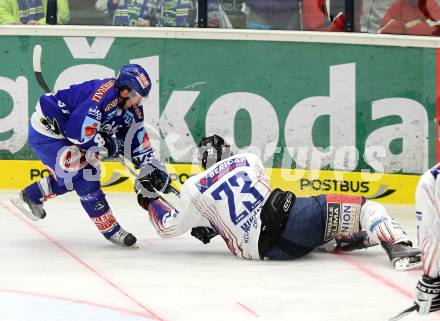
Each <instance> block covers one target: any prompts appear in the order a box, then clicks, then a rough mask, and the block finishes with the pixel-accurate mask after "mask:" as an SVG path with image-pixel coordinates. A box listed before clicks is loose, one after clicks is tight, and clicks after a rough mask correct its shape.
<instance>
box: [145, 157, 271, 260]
mask: <svg viewBox="0 0 440 321" xmlns="http://www.w3.org/2000/svg"><path fill="white" fill-rule="evenodd" d="M270 192H271V188H270V187H269V183H268V179H267V177H266V176H265V175H264V166H263V163H262V162H261V160H260V159H259V158H258V157H257V156H256V155H254V154H249V153H246V154H238V155H234V156H231V157H229V158H227V159H225V160H222V161H220V162H218V163H216V164H214V165H213V166H211V167H210V168H208V169H207V170H206V171H204V172H202V173H200V174H198V175H195V176H192V177H190V178H189V179H188V180H187V181H186V182H185V183H184V184H183V186H182V190H181V194H180V200H179V203H178V204H176V208H175V209H173V208H170V207H168V206H167V205H166V204H165V203H164V202H161V201H160V200H156V201H153V202H152V203H151V205H150V206H149V215H150V220H151V222H152V223H153V225H154V227H155V228H156V230H157V232H158V234H159V235H160V236H161V237H174V236H177V235H180V234H183V233H185V232H187V231H188V230H190V229H192V228H193V227H197V226H207V227H211V228H213V229H214V230H215V231H216V232H217V233H218V234H219V235H220V236H221V237H222V238H223V240H224V241H225V242H226V245H227V246H228V248H229V250H230V251H231V252H232V253H233V254H234V255H236V256H238V257H240V258H244V259H253V260H259V259H260V255H259V253H258V239H259V236H260V229H261V220H260V212H261V209H262V207H263V205H264V203H265V202H266V200H267V199H268V197H269V194H270Z"/></svg>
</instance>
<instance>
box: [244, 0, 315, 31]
mask: <svg viewBox="0 0 440 321" xmlns="http://www.w3.org/2000/svg"><path fill="white" fill-rule="evenodd" d="M308 1H310V0H308ZM304 2H305V1H303V3H304ZM242 11H243V12H244V13H245V15H246V28H247V29H265V30H270V29H273V30H300V13H299V11H300V10H299V1H298V0H288V1H286V0H246V1H245V3H244V5H243V9H242Z"/></svg>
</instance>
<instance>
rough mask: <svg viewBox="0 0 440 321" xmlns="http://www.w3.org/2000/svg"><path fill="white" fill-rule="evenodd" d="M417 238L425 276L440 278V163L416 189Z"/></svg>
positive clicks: (424, 176) (423, 178) (423, 176)
mask: <svg viewBox="0 0 440 321" xmlns="http://www.w3.org/2000/svg"><path fill="white" fill-rule="evenodd" d="M416 215H417V238H418V241H419V246H420V249H421V250H422V258H423V274H424V275H427V276H429V277H431V278H438V277H440V163H439V164H437V165H436V166H434V167H433V168H431V169H430V170H428V171H427V172H426V173H425V174H423V175H422V177H421V178H420V180H419V183H418V185H417V189H416Z"/></svg>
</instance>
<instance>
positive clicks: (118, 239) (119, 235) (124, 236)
mask: <svg viewBox="0 0 440 321" xmlns="http://www.w3.org/2000/svg"><path fill="white" fill-rule="evenodd" d="M108 240H109V241H110V242H112V243H113V244H116V245H118V246H122V247H136V245H135V244H136V241H137V239H136V237H135V236H134V235H133V234H131V233H128V232H127V231H126V230H124V229H123V228H120V229H119V231H117V232H116V233H115V234H113V235H112V236H111V237H110V238H109V239H108Z"/></svg>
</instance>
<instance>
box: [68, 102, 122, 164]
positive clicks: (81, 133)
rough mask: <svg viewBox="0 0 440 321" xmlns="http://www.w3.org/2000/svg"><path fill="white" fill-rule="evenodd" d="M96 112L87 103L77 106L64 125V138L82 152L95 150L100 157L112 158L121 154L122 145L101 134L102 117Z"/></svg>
mask: <svg viewBox="0 0 440 321" xmlns="http://www.w3.org/2000/svg"><path fill="white" fill-rule="evenodd" d="M89 106H92V107H89ZM97 110H98V109H97V107H96V106H94V105H91V104H89V103H87V102H86V103H83V104H81V105H79V106H78V107H77V108H76V109H75V111H74V112H73V113H72V114H71V115H70V118H69V120H68V122H67V123H66V128H65V130H64V136H65V137H66V138H67V139H68V140H69V141H70V142H72V144H74V145H76V146H78V147H79V148H80V149H81V150H83V151H87V150H88V149H90V148H95V150H94V152H96V153H97V152H99V153H100V154H101V156H103V157H113V156H115V154H117V153H118V152H121V148H122V146H121V145H122V144H121V142H118V141H117V140H116V139H115V138H114V137H111V136H110V135H109V134H106V133H102V132H101V117H102V115H101V113H100V112H99V110H98V111H97ZM104 148H105V149H104Z"/></svg>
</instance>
